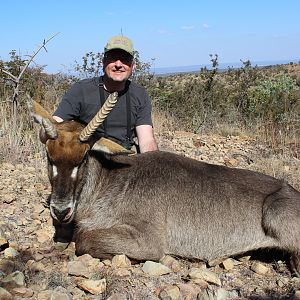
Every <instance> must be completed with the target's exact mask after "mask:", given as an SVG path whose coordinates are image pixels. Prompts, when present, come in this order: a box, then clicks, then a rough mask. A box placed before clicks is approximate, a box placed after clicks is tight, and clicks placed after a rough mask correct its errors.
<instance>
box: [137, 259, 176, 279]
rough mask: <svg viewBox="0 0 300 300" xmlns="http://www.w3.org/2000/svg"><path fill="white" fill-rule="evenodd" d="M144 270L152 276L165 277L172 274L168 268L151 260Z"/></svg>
mask: <svg viewBox="0 0 300 300" xmlns="http://www.w3.org/2000/svg"><path fill="white" fill-rule="evenodd" d="M142 270H143V271H144V272H145V273H146V274H148V275H151V276H160V275H164V274H168V273H171V272H172V270H171V269H170V268H168V267H166V266H164V265H163V264H161V263H156V262H153V261H150V260H147V261H146V262H145V263H144V265H143V267H142Z"/></svg>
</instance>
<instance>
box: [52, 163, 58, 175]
mask: <svg viewBox="0 0 300 300" xmlns="http://www.w3.org/2000/svg"><path fill="white" fill-rule="evenodd" d="M52 172H53V177H55V176H57V174H58V173H57V167H56V166H55V165H53V166H52Z"/></svg>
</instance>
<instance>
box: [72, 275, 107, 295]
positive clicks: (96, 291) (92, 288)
mask: <svg viewBox="0 0 300 300" xmlns="http://www.w3.org/2000/svg"><path fill="white" fill-rule="evenodd" d="M76 284H77V286H79V287H80V288H81V289H83V290H84V291H87V292H89V293H91V294H92V295H100V294H103V293H105V292H106V279H105V278H103V279H100V280H91V279H81V280H78V281H76Z"/></svg>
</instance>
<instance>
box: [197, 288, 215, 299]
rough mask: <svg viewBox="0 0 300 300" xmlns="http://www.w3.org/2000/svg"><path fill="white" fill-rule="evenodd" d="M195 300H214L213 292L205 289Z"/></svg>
mask: <svg viewBox="0 0 300 300" xmlns="http://www.w3.org/2000/svg"><path fill="white" fill-rule="evenodd" d="M197 300H215V297H214V294H213V292H212V291H211V290H210V289H209V288H207V289H205V290H204V291H203V292H201V293H199V294H198V296H197Z"/></svg>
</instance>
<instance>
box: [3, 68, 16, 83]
mask: <svg viewBox="0 0 300 300" xmlns="http://www.w3.org/2000/svg"><path fill="white" fill-rule="evenodd" d="M1 71H2V72H3V73H4V74H6V75H8V76H10V77H11V78H9V80H13V81H14V82H16V83H18V82H19V78H18V77H16V76H15V75H13V74H11V73H10V72H8V71H6V70H4V69H1ZM4 79H5V78H4Z"/></svg>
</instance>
